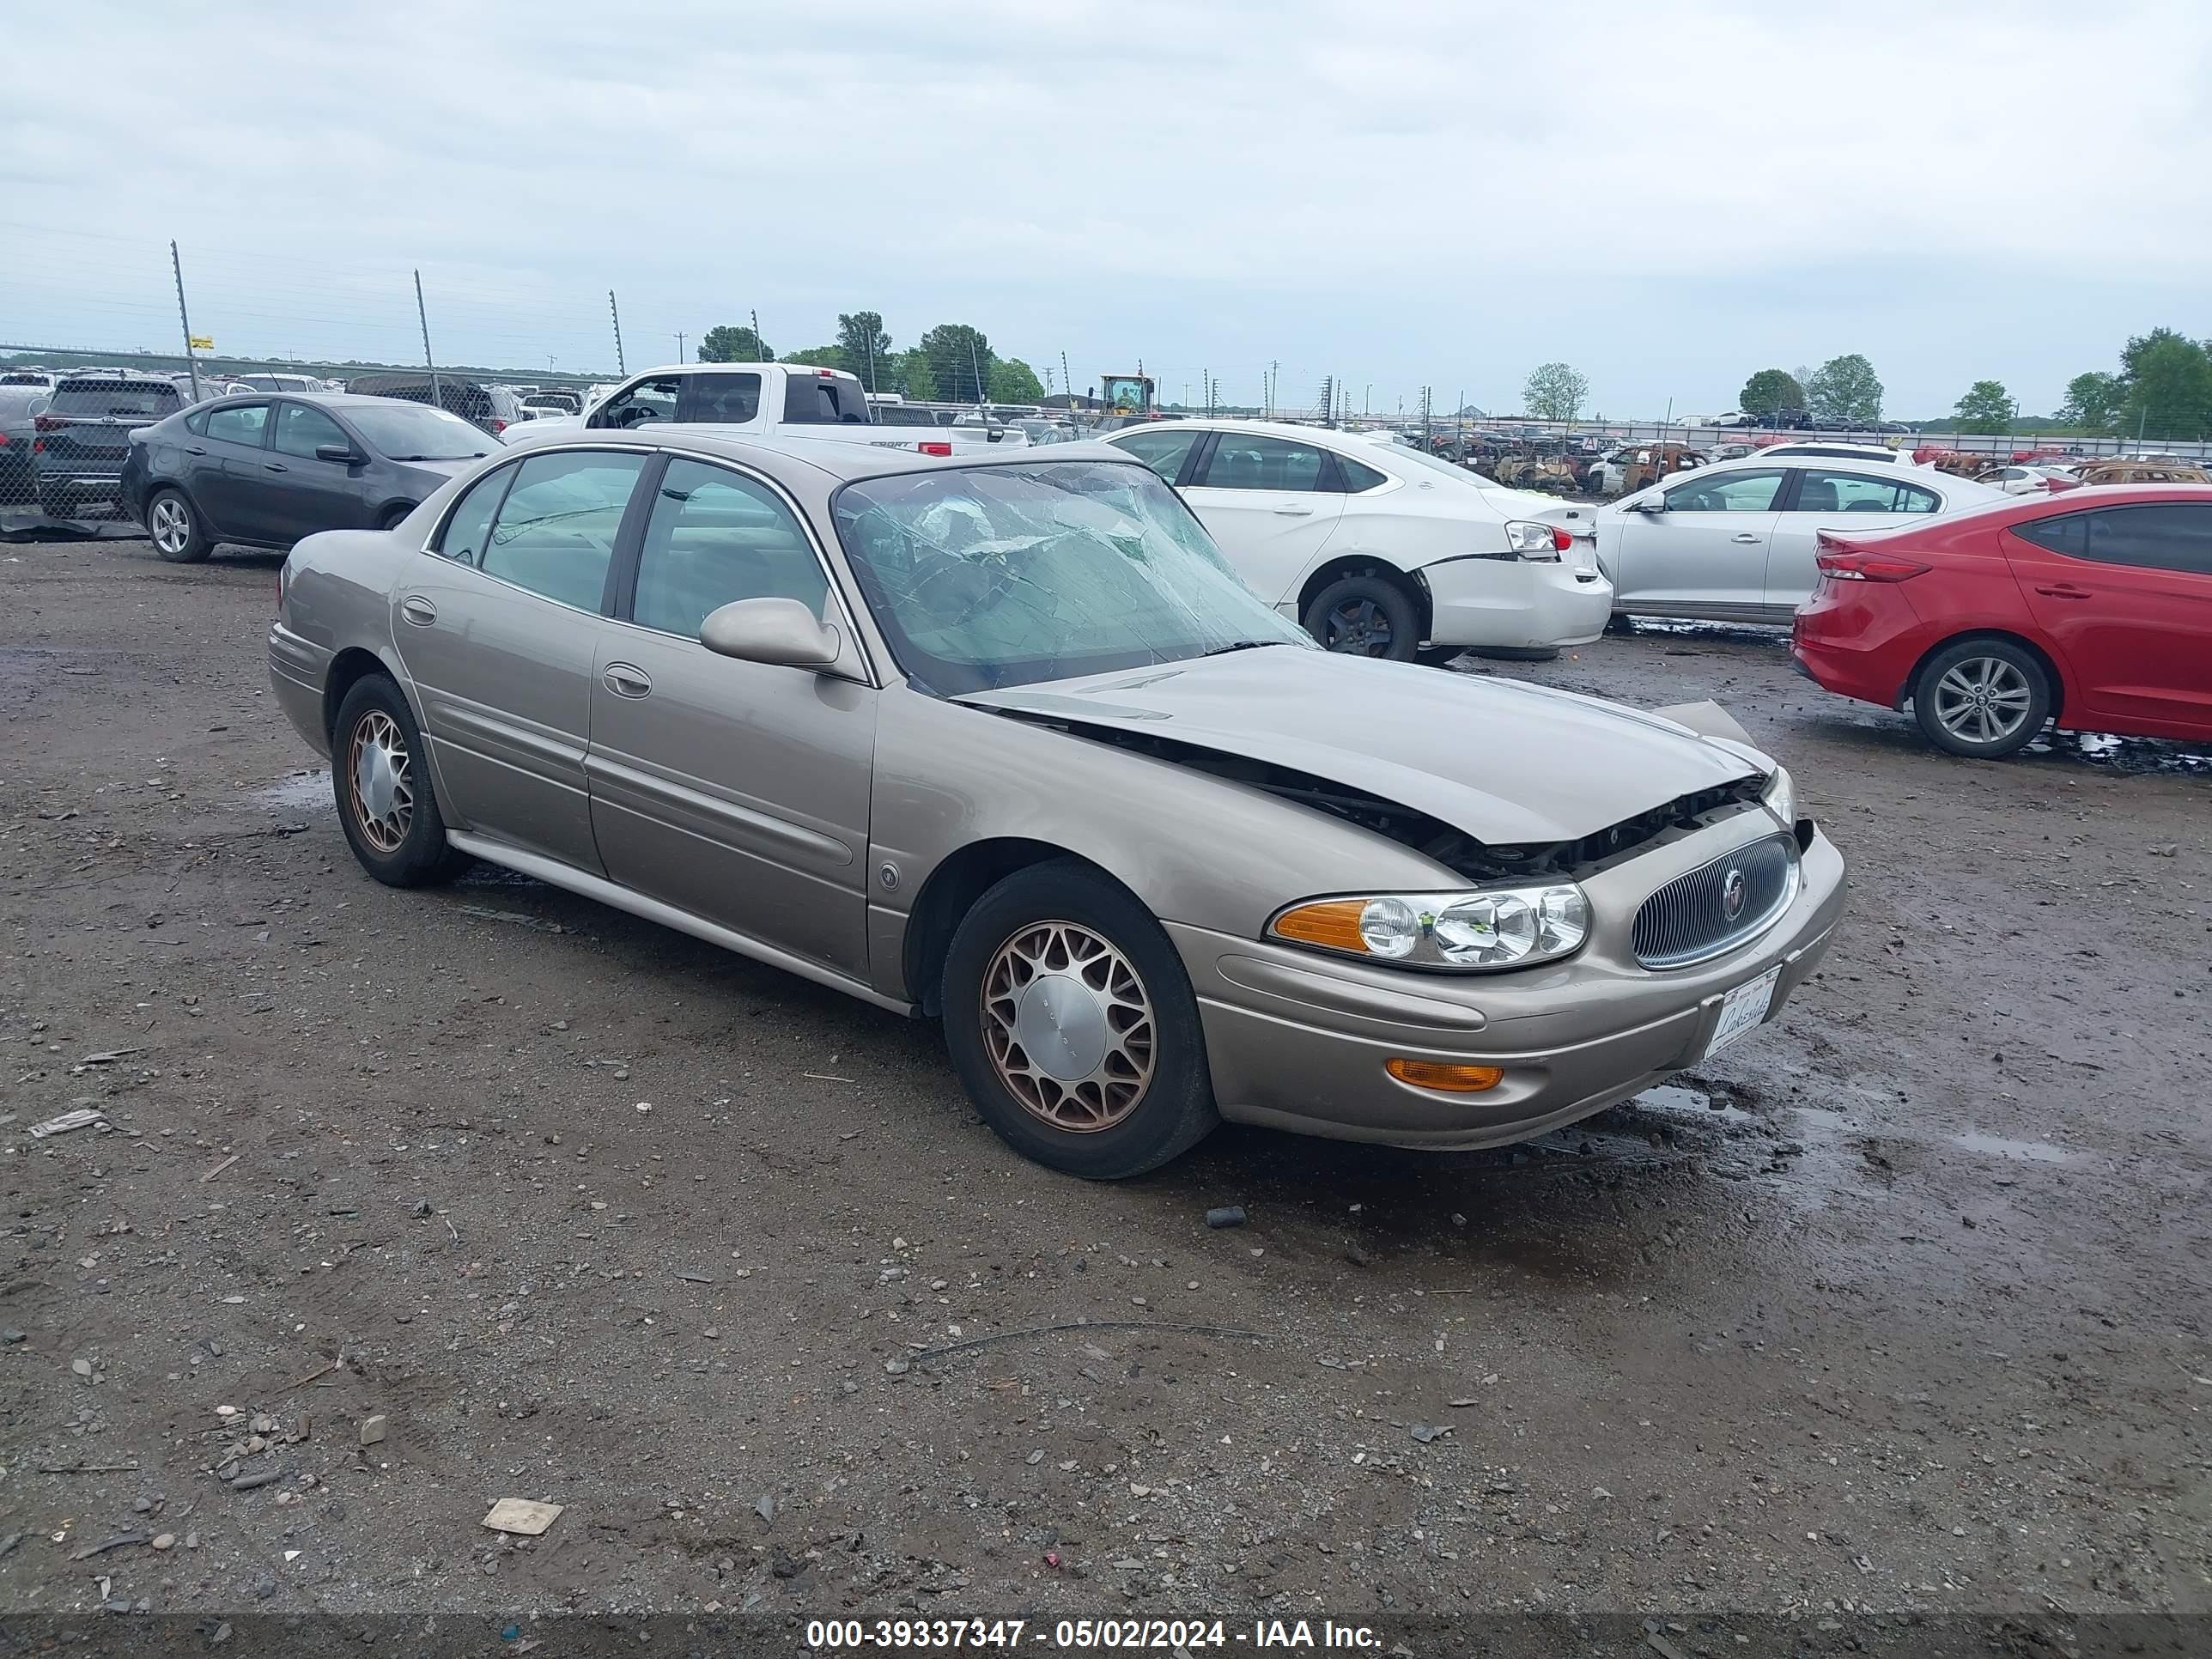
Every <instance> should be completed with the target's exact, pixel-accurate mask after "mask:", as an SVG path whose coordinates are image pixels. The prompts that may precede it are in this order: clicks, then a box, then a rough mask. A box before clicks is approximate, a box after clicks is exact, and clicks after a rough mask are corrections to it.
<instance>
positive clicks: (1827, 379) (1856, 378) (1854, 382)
mask: <svg viewBox="0 0 2212 1659" xmlns="http://www.w3.org/2000/svg"><path fill="white" fill-rule="evenodd" d="M1805 397H1806V405H1805V406H1806V407H1807V408H1808V410H1811V411H1812V412H1813V413H1814V414H1815V415H1818V416H1820V417H1821V418H1822V419H1824V420H1833V421H1849V422H1851V424H1852V425H1854V426H1871V425H1873V424H1874V422H1876V421H1878V420H1880V419H1881V380H1880V379H1879V378H1878V377H1877V376H1876V375H1875V372H1874V365H1873V364H1872V363H1870V362H1868V361H1867V360H1866V359H1865V358H1863V357H1862V356H1859V354H1858V353H1857V352H1856V351H1854V352H1852V353H1850V355H1849V356H1842V357H1831V358H1829V359H1828V361H1827V362H1825V363H1822V364H1821V365H1820V369H1819V370H1818V372H1816V373H1815V374H1814V376H1813V378H1812V379H1811V380H1808V381H1806V382H1805Z"/></svg>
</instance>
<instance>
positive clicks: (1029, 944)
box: [981, 921, 1157, 1133]
mask: <svg viewBox="0 0 2212 1659" xmlns="http://www.w3.org/2000/svg"><path fill="white" fill-rule="evenodd" d="M981 1001H982V1007H981V1016H982V1022H983V1046H984V1048H985V1051H986V1052H987V1054H989V1055H990V1059H991V1064H992V1066H993V1067H994V1069H995V1070H996V1071H997V1073H998V1074H999V1080H1000V1082H1001V1083H1003V1084H1004V1085H1006V1090H1007V1092H1008V1093H1010V1094H1012V1096H1013V1097H1014V1098H1015V1099H1016V1100H1018V1101H1019V1102H1020V1103H1022V1105H1023V1106H1024V1108H1025V1109H1027V1110H1028V1111H1029V1113H1030V1115H1031V1116H1033V1117H1036V1118H1038V1119H1040V1120H1042V1121H1043V1122H1045V1123H1047V1124H1049V1125H1050V1126H1051V1127H1054V1128H1055V1129H1062V1130H1068V1131H1072V1132H1073V1133H1095V1132H1096V1131H1097V1130H1100V1129H1110V1128H1112V1127H1114V1126H1115V1124H1117V1123H1119V1122H1121V1121H1122V1120H1123V1119H1124V1118H1126V1117H1127V1116H1128V1115H1129V1114H1130V1113H1131V1112H1133V1111H1134V1110H1136V1109H1137V1107H1138V1105H1139V1103H1141V1102H1142V1101H1143V1100H1144V1097H1145V1091H1146V1089H1147V1088H1148V1087H1150V1086H1151V1084H1152V1066H1153V1060H1154V1049H1155V1045H1156V1042H1157V1038H1156V1036H1155V1032H1154V1025H1153V1019H1152V999H1151V997H1150V995H1149V994H1147V993H1146V989H1145V981H1144V980H1143V979H1142V978H1141V977H1139V975H1138V973H1137V970H1136V968H1135V967H1134V965H1133V964H1132V963H1131V962H1130V961H1129V959H1128V958H1127V957H1125V956H1123V955H1122V954H1121V951H1119V950H1118V949H1116V948H1115V945H1114V944H1113V943H1112V941H1110V940H1109V939H1106V938H1104V937H1103V935H1101V934H1098V933H1093V932H1091V929H1089V928H1088V927H1083V926H1081V925H1079V923H1076V922H1072V921H1038V922H1032V923H1030V924H1029V925H1028V926H1026V927H1023V928H1022V929H1021V931H1020V932H1018V933H1015V934H1014V935H1013V936H1012V938H1010V939H1007V940H1006V943H1005V944H1003V945H1000V947H999V949H998V951H997V952H996V953H995V954H994V956H993V957H992V958H991V962H990V966H989V967H988V968H987V969H985V970H984V974H983V989H982V997H981Z"/></svg>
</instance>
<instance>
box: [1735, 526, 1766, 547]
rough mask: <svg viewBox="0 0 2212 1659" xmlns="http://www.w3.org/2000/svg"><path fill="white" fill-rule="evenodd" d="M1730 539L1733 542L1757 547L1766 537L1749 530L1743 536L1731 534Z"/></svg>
mask: <svg viewBox="0 0 2212 1659" xmlns="http://www.w3.org/2000/svg"><path fill="white" fill-rule="evenodd" d="M1765 539H1766V538H1765V537H1764V536H1754V535H1753V534H1752V533H1751V532H1749V531H1748V530H1747V531H1745V532H1743V534H1741V536H1731V537H1729V540H1730V541H1732V542H1741V543H1743V544H1745V545H1746V546H1748V547H1756V546H1758V545H1759V543H1761V542H1763V541H1765Z"/></svg>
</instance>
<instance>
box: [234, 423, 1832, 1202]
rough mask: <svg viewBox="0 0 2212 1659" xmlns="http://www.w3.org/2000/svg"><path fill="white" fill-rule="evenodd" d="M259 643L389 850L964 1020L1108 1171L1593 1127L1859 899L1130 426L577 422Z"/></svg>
mask: <svg viewBox="0 0 2212 1659" xmlns="http://www.w3.org/2000/svg"><path fill="white" fill-rule="evenodd" d="M269 648H270V680H271V684H273V685H274V687H275V690H276V696H277V698H278V700H279V702H281V703H282V705H283V708H284V709H285V711H286V713H287V714H289V717H290V719H291V720H292V722H293V723H294V725H295V726H297V727H298V728H299V731H300V732H301V736H302V737H304V738H306V739H307V742H308V743H309V744H313V746H314V747H315V748H316V749H317V750H319V751H321V752H322V753H324V754H325V755H328V756H330V757H331V759H332V766H331V773H332V776H333V779H334V787H335V790H336V794H337V807H338V814H339V819H340V822H341V823H342V824H343V829H344V833H345V835H346V837H347V839H348V841H349V842H350V843H351V844H352V847H353V850H354V853H355V854H356V857H357V858H358V859H359V860H360V862H361V864H362V866H363V867H364V868H365V869H366V870H367V871H368V872H369V873H370V874H371V875H373V876H374V877H376V878H378V879H380V880H382V881H386V882H389V883H392V884H396V885H401V886H413V885H420V884H428V883H431V882H434V881H436V880H438V879H439V878H442V877H446V876H447V875H450V874H451V873H452V872H453V871H454V870H455V868H456V867H457V866H459V865H461V864H463V863H465V862H466V861H467V860H471V859H483V860H489V861H491V862H493V863H495V864H499V865H502V866H506V867H507V868H509V869H512V870H517V871H520V872H525V873H527V874H529V875H532V876H535V877H538V878H541V879H543V880H544V881H547V882H550V883H552V884H555V885H556V886H560V887H562V888H566V889H568V890H572V891H574V892H577V893H581V894H584V895H586V896H590V897H592V898H594V899H597V900H599V901H601V902H605V903H608V904H611V905H614V906H617V907H619V908H622V909H624V910H627V911H629V912H631V913H633V914H635V915H641V916H644V917H647V918H650V919H652V920H653V921H659V922H662V923H665V924H666V925H667V926H669V927H676V928H679V929H682V930H683V931H684V932H686V933H692V934H696V935H697V936H698V937H700V938H702V939H709V940H712V941H714V942H715V943H716V944H719V945H725V946H726V947H728V948H729V949H731V950H732V951H738V952H741V953H742V954H744V955H745V956H748V957H753V958H756V959H757V960H759V961H763V962H766V963H774V964H775V965H776V966H778V967H781V968H783V969H787V970H789V971H790V972H793V973H794V974H799V975H804V976H805V977H806V978H808V979H811V980H814V981H819V982H820V983H823V984H825V985H829V986H834V987H837V988H838V989H840V990H842V991H845V992H848V993H850V994H852V995H854V996H855V997H858V998H860V999H861V1000H865V1001H867V1002H871V1003H873V1004H876V1005H878V1006H883V1007H886V1008H893V1009H896V1010H898V1011H900V1012H903V1013H908V1014H915V1015H923V1016H932V1017H939V1018H942V1020H943V1022H944V1030H945V1042H946V1046H947V1047H948V1048H949V1049H950V1050H951V1058H952V1063H953V1065H954V1066H955V1068H956V1069H957V1072H958V1073H959V1075H960V1079H961V1080H962V1082H963V1085H965V1087H966V1089H967V1091H968V1093H969V1096H970V1097H971V1098H972V1099H973V1100H974V1101H975V1104H976V1106H977V1108H978V1109H980V1110H981V1113H982V1114H983V1115H984V1116H985V1117H986V1118H987V1120H988V1121H990V1123H991V1124H992V1125H993V1127H995V1128H996V1129H997V1130H998V1132H999V1133H1000V1134H1001V1135H1002V1136H1004V1137H1005V1139H1006V1140H1007V1141H1009V1142H1010V1143H1012V1145H1013V1146H1015V1147H1016V1148H1018V1150H1020V1151H1022V1152H1025V1153H1027V1154H1028V1155H1030V1157H1033V1158H1038V1159H1040V1160H1042V1162H1044V1163H1047V1164H1051V1165H1053V1166H1054V1167H1055V1168H1058V1169H1061V1170H1068V1171H1071V1172H1073V1173H1075V1174H1078V1175H1081V1176H1092V1177H1114V1176H1129V1175H1133V1174H1136V1173H1138V1172H1139V1171H1141V1170H1147V1169H1150V1168H1152V1167H1153V1166H1155V1165H1157V1164H1160V1163H1162V1162H1164V1161H1165V1160H1166V1159H1168V1158H1172V1157H1174V1156H1175V1155H1176V1153H1177V1152H1181V1151H1182V1149H1184V1148H1185V1147H1188V1146H1190V1145H1191V1144H1193V1143H1194V1141H1196V1140H1197V1139H1199V1138H1200V1136H1202V1135H1204V1134H1205V1133H1206V1131H1207V1130H1208V1129H1210V1128H1211V1127H1212V1126H1213V1125H1214V1124H1215V1123H1216V1122H1217V1121H1218V1120H1220V1119H1221V1118H1225V1117H1226V1118H1231V1119H1237V1120H1241V1121H1248V1122H1255V1123H1265V1124H1272V1125H1275V1126H1278V1127H1284V1128H1289V1129H1295V1130H1301V1131H1305V1132H1309V1133H1317V1134H1325V1135H1334V1136H1340V1137H1345V1138H1349V1139H1363V1140H1376V1141H1386V1142H1391V1143H1395V1144H1398V1145H1402V1146H1428V1147H1437V1148H1465V1147H1474V1146H1491V1145H1495V1144H1498V1143H1500V1142H1504V1141H1509V1140H1513V1139H1520V1138H1522V1137H1525V1136H1528V1135H1530V1134H1533V1133H1539V1132H1541V1131H1542V1130H1545V1129H1547V1128H1550V1127H1554V1126H1557V1125H1559V1124H1563V1123H1566V1122H1570V1121H1573V1120H1574V1119H1576V1118H1578V1117H1581V1116H1583V1115H1587V1114H1589V1113H1591V1112H1595V1111H1597V1110H1599V1109H1601V1108H1603V1107H1605V1106H1607V1105H1608V1104H1610V1103H1613V1102H1614V1101H1617V1100H1620V1099H1621V1098H1622V1097H1626V1096H1627V1095H1629V1094H1632V1093H1633V1092H1635V1091H1637V1090H1638V1089H1641V1088H1644V1087H1645V1086H1646V1085H1649V1084H1650V1083H1652V1082H1654V1081H1655V1080H1656V1079H1660V1078H1662V1077H1665V1076H1666V1075H1667V1074H1668V1073H1670V1072H1673V1071H1674V1070H1676V1069H1678V1068H1680V1067H1681V1066H1687V1065H1691V1064H1692V1063H1695V1062H1696V1061H1698V1060H1700V1059H1702V1058H1703V1057H1705V1055H1707V1054H1711V1052H1713V1051H1714V1050H1715V1049H1716V1048H1719V1047H1721V1046H1722V1045H1723V1044H1724V1043H1727V1042H1733V1041H1735V1040H1736V1039H1737V1038H1739V1037H1741V1036H1745V1035H1746V1034H1747V1033H1749V1032H1751V1031H1753V1030H1755V1029H1756V1028H1757V1027H1758V1026H1759V1024H1760V1023H1761V1022H1763V1021H1765V1020H1766V1019H1768V1018H1771V1017H1772V1016H1773V1015H1774V1014H1775V1012H1778V1010H1779V1009H1780V1008H1781V1006H1783V1003H1784V1000H1785V999H1786V998H1787V997H1788V996H1789V995H1790V993H1791V992H1792V991H1793V990H1794V989H1795V988H1796V987H1797V986H1798V985H1799V984H1800V983H1801V982H1802V981H1803V979H1804V978H1805V976H1806V975H1807V974H1808V972H1810V971H1811V969H1812V968H1813V966H1814V963H1817V962H1818V961H1819V960H1820V955H1821V953H1822V951H1824V950H1825V949H1826V945H1827V943H1828V939H1829V935H1830V933H1831V931H1832V928H1833V927H1834V926H1835V924H1836V921H1837V918H1838V914H1839V913H1840V911H1841V908H1842V904H1843V894H1844V872H1843V864H1842V860H1840V859H1839V858H1838V855H1837V854H1836V851H1835V849H1834V848H1833V847H1832V846H1831V845H1830V844H1829V842H1827V840H1826V838H1825V837H1824V836H1822V835H1821V834H1820V831H1819V830H1818V829H1816V828H1815V827H1814V824H1813V823H1811V821H1810V820H1809V819H1807V818H1804V817H1800V816H1799V815H1798V813H1797V811H1796V805H1795V800H1794V795H1793V792H1792V789H1791V786H1790V778H1789V776H1788V775H1787V774H1786V773H1785V772H1784V771H1783V770H1782V769H1780V768H1778V767H1777V766H1776V765H1775V764H1774V763H1773V762H1772V761H1771V760H1769V759H1767V758H1766V757H1764V756H1763V755H1761V754H1759V752H1758V751H1757V750H1753V749H1752V748H1751V747H1749V746H1748V745H1747V744H1745V743H1743V742H1741V741H1740V740H1736V739H1732V738H1729V737H1727V736H1715V735H1704V734H1701V733H1700V732H1698V731H1695V730H1692V729H1690V727H1689V726H1686V725H1683V724H1680V723H1677V722H1676V721H1674V720H1668V719H1664V718H1661V717H1659V716H1656V715H1653V714H1639V713H1637V712H1634V711H1632V710H1629V709H1626V708H1617V707H1613V706H1611V705H1608V704H1605V703H1601V702H1595V701H1592V700H1590V699H1588V698H1583V697H1577V696H1569V695H1566V694H1564V693H1560V692H1554V691H1548V690H1540V689H1537V688H1534V687H1530V686H1526V685H1521V684H1511V683H1508V682H1504V681H1498V680H1493V679H1488V678H1476V677H1473V676H1465V675H1455V674H1443V673H1436V672H1433V671H1427V670H1424V669H1421V668H1419V667H1415V666H1412V665H1404V664H1398V663H1391V662H1383V661H1376V660H1370V659H1364V658H1356V657H1348V656H1342V655H1332V654H1330V653H1326V652H1323V651H1322V650H1320V649H1318V648H1317V647H1315V646H1314V645H1313V644H1312V642H1311V641H1310V640H1309V639H1307V638H1306V637H1305V635H1304V634H1303V633H1302V632H1301V631H1300V630H1299V629H1297V628H1296V627H1295V626H1294V625H1293V624H1292V623H1290V622H1288V621H1286V620H1285V619H1283V618H1282V617H1278V616H1277V615H1276V614H1275V613H1274V612H1273V611H1272V610H1271V609H1270V608H1269V607H1268V606H1267V605H1265V604H1263V603H1262V602H1261V600H1259V599H1256V598H1255V597H1254V596H1253V594H1252V593H1251V592H1249V590H1247V589H1246V588H1245V587H1244V586H1243V585H1242V584H1240V583H1239V582H1238V581H1237V579H1236V577H1235V576H1234V575H1232V574H1231V573H1230V571H1229V569H1228V568H1227V567H1226V566H1225V564H1224V563H1223V562H1222V560H1221V557H1220V556H1219V554H1218V552H1217V550H1215V548H1214V547H1213V545H1212V543H1211V542H1210V541H1209V540H1208V539H1207V537H1206V532H1205V531H1204V530H1203V529H1202V528H1200V526H1199V524H1198V522H1197V520H1194V518H1193V517H1192V516H1191V514H1190V513H1189V512H1188V509H1186V508H1185V507H1184V506H1183V504H1182V501H1181V500H1180V499H1179V498H1178V497H1177V496H1176V494H1175V492H1174V491H1173V490H1172V489H1170V488H1169V487H1168V486H1167V485H1166V484H1164V483H1162V482H1161V481H1160V480H1159V479H1158V477H1155V476H1154V475H1153V474H1152V472H1151V471H1149V470H1147V469H1146V467H1144V466H1142V465H1139V464H1138V463H1137V462H1135V461H1133V459H1130V458H1129V457H1127V456H1126V455H1124V454H1122V453H1120V452H1118V451H1115V450H1112V449H1109V448H1106V447H1102V446H1095V445H1088V444H1069V445H1055V446H1054V447H1052V448H1051V449H1050V450H1048V451H1047V452H1044V453H1036V452H1034V451H1030V452H1022V451H1017V452H1015V453H1012V454H1006V453H992V454H991V455H989V456H987V457H986V458H982V459H972V460H971V459H956V460H945V461H938V460H933V459H927V458H922V457H918V456H915V455H912V454H908V453H901V452H894V451H877V450H872V449H870V448H867V447H860V446H854V445H848V444H818V445H813V444H806V443H802V442H792V443H787V444H784V445H781V446H779V447H762V446H758V445H754V444H748V443H745V442H743V441H733V440H731V439H728V438H725V437H717V436H715V435H713V434H712V433H711V432H708V431H702V430H696V429H681V428H666V429H656V430H655V431H654V432H653V434H652V435H650V437H649V439H641V438H638V437H634V436H630V435H619V434H610V435H593V434H584V433H579V434H578V435H576V436H575V437H574V439H573V440H572V441H563V442H561V443H560V444H558V445H557V446H533V447H530V448H528V449H526V450H524V451H520V452H509V453H507V454H504V455H501V456H499V457H495V458H494V459H490V460H488V461H486V462H484V463H483V464H482V465H478V466H476V467H474V468H472V469H471V471H468V472H466V473H465V474H464V475H463V476H462V477H459V478H458V479H457V480H455V481H454V483H452V484H451V485H449V486H447V488H445V489H441V490H440V491H439V492H438V493H437V494H436V495H434V496H432V497H431V498H430V499H429V500H428V501H425V502H424V503H423V504H422V507H419V508H417V509H416V511H415V512H414V513H411V514H410V516H409V517H408V518H407V519H406V520H404V522H402V523H401V524H400V525H399V526H398V527H397V528H395V529H393V530H391V531H389V532H368V531H339V532H328V533H325V534H323V535H319V536H314V537H311V538H308V539H307V540H306V541H304V542H302V543H301V544H300V545H299V546H298V547H296V548H295V550H293V553H292V555H291V556H290V558H289V561H288V562H287V563H286V565H285V568H284V572H283V584H282V597H281V599H280V602H279V607H278V613H277V617H276V623H275V625H274V627H273V628H272V629H270V646H269Z"/></svg>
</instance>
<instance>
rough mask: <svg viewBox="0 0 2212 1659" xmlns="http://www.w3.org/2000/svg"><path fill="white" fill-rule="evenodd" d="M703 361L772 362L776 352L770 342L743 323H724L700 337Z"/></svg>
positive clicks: (700, 357) (701, 360)
mask: <svg viewBox="0 0 2212 1659" xmlns="http://www.w3.org/2000/svg"><path fill="white" fill-rule="evenodd" d="M699 361H700V362H702V363H772V362H775V353H774V352H773V351H770V350H769V349H768V343H767V342H766V341H764V340H763V339H762V338H761V337H760V336H759V335H757V334H756V333H754V332H753V331H752V330H751V329H750V327H748V326H747V325H744V324H743V323H735V324H732V323H724V324H722V325H720V326H718V327H715V328H710V329H708V331H706V333H704V334H702V336H700V337H699Z"/></svg>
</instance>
